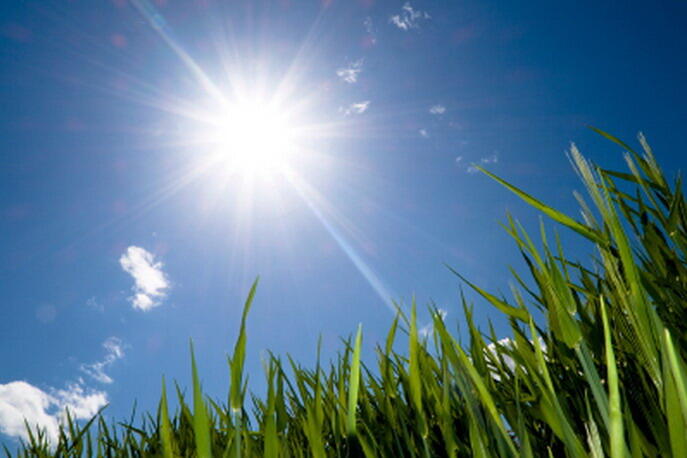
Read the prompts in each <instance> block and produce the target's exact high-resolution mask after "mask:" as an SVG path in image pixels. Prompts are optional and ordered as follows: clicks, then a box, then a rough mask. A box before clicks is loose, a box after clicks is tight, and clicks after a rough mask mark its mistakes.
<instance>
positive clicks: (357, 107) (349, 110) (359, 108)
mask: <svg viewBox="0 0 687 458" xmlns="http://www.w3.org/2000/svg"><path fill="white" fill-rule="evenodd" d="M369 107H370V101H369V100H365V101H363V102H357V103H352V104H350V105H349V106H348V107H345V108H344V107H341V108H340V109H339V111H341V112H342V113H343V114H344V116H348V115H351V114H363V113H365V112H366V111H367V109H368V108H369Z"/></svg>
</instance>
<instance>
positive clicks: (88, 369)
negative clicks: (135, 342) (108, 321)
mask: <svg viewBox="0 0 687 458" xmlns="http://www.w3.org/2000/svg"><path fill="white" fill-rule="evenodd" d="M103 347H104V348H105V357H104V358H103V359H102V360H100V361H96V362H94V363H91V364H82V365H81V366H80V367H79V369H80V370H81V371H82V372H84V373H86V374H87V375H89V376H91V377H92V378H93V379H94V380H96V381H98V382H100V383H112V382H113V381H114V380H112V377H110V376H109V375H107V373H106V372H105V370H106V369H107V368H109V367H110V366H111V365H112V364H114V363H115V361H117V360H120V359H122V358H124V347H123V345H122V341H121V339H119V338H117V337H109V338H107V339H106V340H105V342H103Z"/></svg>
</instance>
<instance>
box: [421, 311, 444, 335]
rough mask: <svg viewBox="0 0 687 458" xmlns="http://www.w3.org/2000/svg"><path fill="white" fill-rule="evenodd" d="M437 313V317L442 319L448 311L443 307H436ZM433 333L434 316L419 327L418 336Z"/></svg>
mask: <svg viewBox="0 0 687 458" xmlns="http://www.w3.org/2000/svg"><path fill="white" fill-rule="evenodd" d="M437 314H438V315H439V319H440V320H441V321H444V320H445V319H446V315H448V312H447V311H446V310H444V309H438V310H437ZM433 333H434V318H432V321H430V322H429V323H427V324H426V325H424V326H423V327H421V328H420V330H419V331H418V334H419V335H420V337H423V338H425V337H429V336H430V335H432V334H433Z"/></svg>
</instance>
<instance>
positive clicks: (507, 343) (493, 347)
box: [484, 337, 548, 382]
mask: <svg viewBox="0 0 687 458" xmlns="http://www.w3.org/2000/svg"><path fill="white" fill-rule="evenodd" d="M537 340H538V342H539V348H541V350H542V352H543V353H544V359H548V358H547V356H546V342H544V339H542V338H541V337H539V338H538V339H537ZM530 344H534V341H532V340H530ZM499 350H500V351H499ZM515 350H516V342H515V341H514V340H513V339H511V338H509V337H505V338H503V339H501V340H498V341H496V343H494V342H492V343H490V344H488V345H487V346H486V347H485V348H484V353H485V357H486V358H494V359H498V358H499V356H500V357H501V361H502V362H503V364H505V366H506V367H507V368H508V369H510V370H511V372H513V371H515V362H514V361H513V358H512V357H511V356H510V355H508V353H509V352H513V351H515ZM491 373H492V374H491V375H492V378H493V379H494V380H496V381H497V382H498V381H500V380H501V376H500V375H499V374H498V373H497V370H496V368H495V367H493V368H491Z"/></svg>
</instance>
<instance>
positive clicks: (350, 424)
mask: <svg viewBox="0 0 687 458" xmlns="http://www.w3.org/2000/svg"><path fill="white" fill-rule="evenodd" d="M362 340H363V325H362V324H359V325H358V332H357V333H356V336H355V344H354V347H353V354H352V356H351V369H350V371H351V372H350V378H349V382H348V409H347V417H346V431H347V432H348V435H349V436H352V435H355V433H356V408H357V405H358V393H359V391H360V348H361V346H362Z"/></svg>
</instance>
